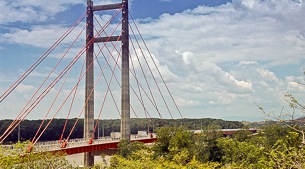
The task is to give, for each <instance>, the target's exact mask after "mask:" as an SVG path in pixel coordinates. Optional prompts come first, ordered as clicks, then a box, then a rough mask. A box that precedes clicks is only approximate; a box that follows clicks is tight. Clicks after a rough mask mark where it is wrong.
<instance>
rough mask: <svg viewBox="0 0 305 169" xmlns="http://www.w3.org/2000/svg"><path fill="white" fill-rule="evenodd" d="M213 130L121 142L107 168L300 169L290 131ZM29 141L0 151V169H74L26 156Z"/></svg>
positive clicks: (58, 158)
mask: <svg viewBox="0 0 305 169" xmlns="http://www.w3.org/2000/svg"><path fill="white" fill-rule="evenodd" d="M217 129H218V128H217V127H216V126H210V127H207V128H206V129H205V130H203V132H202V133H196V134H194V133H193V132H192V131H190V130H188V129H187V128H186V127H183V126H180V127H173V126H165V127H160V128H158V129H157V130H156V133H157V137H158V141H157V142H155V144H153V145H152V146H146V145H144V144H143V143H140V142H132V143H129V144H128V142H127V140H121V142H120V143H119V145H118V147H119V149H118V153H117V154H116V155H114V156H113V157H111V160H110V165H109V166H106V165H105V164H97V165H96V166H94V167H93V168H97V169H98V168H105V169H106V168H108V169H151V168H159V169H168V168H170V169H180V168H182V169H213V168H215V169H226V168H229V169H230V168H232V169H233V168H235V169H238V168H240V169H244V168H246V169H254V168H258V169H260V168H262V169H263V168H279V169H282V168H295V169H298V168H299V169H301V168H305V148H304V147H303V144H302V136H301V134H299V133H298V132H295V131H294V130H292V129H291V128H289V127H285V126H281V125H270V126H265V127H264V128H262V129H261V130H260V131H259V132H258V133H257V134H251V133H249V132H248V131H247V128H245V130H240V131H238V132H236V133H235V135H233V137H223V135H222V134H221V133H220V132H219V130H217ZM27 145H28V142H26V143H23V144H20V143H17V144H16V145H15V148H14V150H12V149H10V148H4V147H1V148H0V166H1V167H0V168H20V169H23V168H75V166H73V164H69V163H68V162H67V161H66V160H65V158H64V157H63V156H62V154H50V153H46V152H44V153H26V150H27Z"/></svg>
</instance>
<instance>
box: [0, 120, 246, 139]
mask: <svg viewBox="0 0 305 169" xmlns="http://www.w3.org/2000/svg"><path fill="white" fill-rule="evenodd" d="M75 121H76V119H69V121H68V123H67V127H66V131H65V132H64V137H67V136H68V134H69V130H70V129H71V128H72V127H73V125H74V123H75ZM11 122H12V120H0V134H2V133H4V131H5V130H6V129H7V127H8V126H9V125H10V124H11ZM41 122H42V120H24V121H23V122H22V123H21V125H20V133H21V134H20V136H21V139H22V140H23V141H24V140H30V139H31V138H32V137H34V136H35V134H36V131H37V130H38V128H39V126H40V124H41ZM48 122H49V120H46V121H45V122H44V125H43V126H45V125H46V124H47V123H48ZM64 124H65V119H54V120H53V121H52V122H51V123H50V125H49V127H48V128H47V129H46V131H45V132H44V134H43V135H42V136H41V139H40V140H58V139H59V138H60V136H61V133H62V130H63V126H64ZM83 124H84V120H83V119H79V120H78V123H77V124H76V126H75V129H74V131H73V133H72V134H71V136H70V139H73V138H82V137H83V131H84V129H83V128H84V127H83ZM180 125H182V126H185V127H187V128H188V129H190V130H199V129H202V128H206V127H207V126H211V125H213V126H217V127H218V128H221V129H229V128H231V129H236V128H242V127H243V126H244V125H243V124H242V123H241V122H238V121H225V120H221V119H212V118H202V119H157V118H153V119H144V118H132V119H131V133H132V134H136V133H138V131H148V130H149V131H150V132H154V130H155V129H157V128H159V127H161V126H180ZM98 130H99V132H98ZM119 131H120V119H108V120H99V125H98V127H97V130H96V132H95V137H97V136H98V135H99V136H100V137H102V136H103V135H104V136H109V135H110V133H111V132H119ZM17 138H18V132H17V129H15V130H14V131H13V132H12V133H11V135H10V136H9V137H8V138H7V139H6V141H17Z"/></svg>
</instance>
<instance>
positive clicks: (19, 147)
mask: <svg viewBox="0 0 305 169" xmlns="http://www.w3.org/2000/svg"><path fill="white" fill-rule="evenodd" d="M28 145H29V142H25V143H17V144H15V145H13V148H6V147H0V168H3V169H13V168H14V169H15V168H16V169H28V168H45V169H57V168H73V165H72V164H70V163H69V162H68V161H67V160H66V159H65V158H64V154H62V153H55V154H54V153H50V152H39V153H37V152H35V153H33V152H30V153H28V152H26V150H27V146H28Z"/></svg>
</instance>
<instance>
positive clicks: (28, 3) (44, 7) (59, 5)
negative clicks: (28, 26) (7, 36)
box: [0, 0, 83, 24]
mask: <svg viewBox="0 0 305 169" xmlns="http://www.w3.org/2000/svg"><path fill="white" fill-rule="evenodd" d="M80 3H83V0H66V1H61V0H53V1H48V0H40V1H35V0H23V1H13V0H8V1H1V2H0V10H1V12H3V13H5V15H1V16H0V24H4V23H11V22H34V21H45V20H47V19H49V18H50V17H52V16H54V15H56V14H57V13H59V12H62V11H64V10H66V9H68V8H69V6H70V5H75V4H80Z"/></svg>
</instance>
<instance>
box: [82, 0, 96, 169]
mask: <svg viewBox="0 0 305 169" xmlns="http://www.w3.org/2000/svg"><path fill="white" fill-rule="evenodd" d="M86 22H87V29H86V37H87V39H86V70H87V72H86V84H85V85H86V86H85V117H84V138H86V139H87V140H88V139H90V138H91V137H92V136H93V131H94V67H93V51H94V44H93V41H92V39H93V37H94V35H93V2H92V0H87V18H86ZM93 165H94V155H93V154H92V152H86V153H85V154H84V166H87V167H89V166H93Z"/></svg>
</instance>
